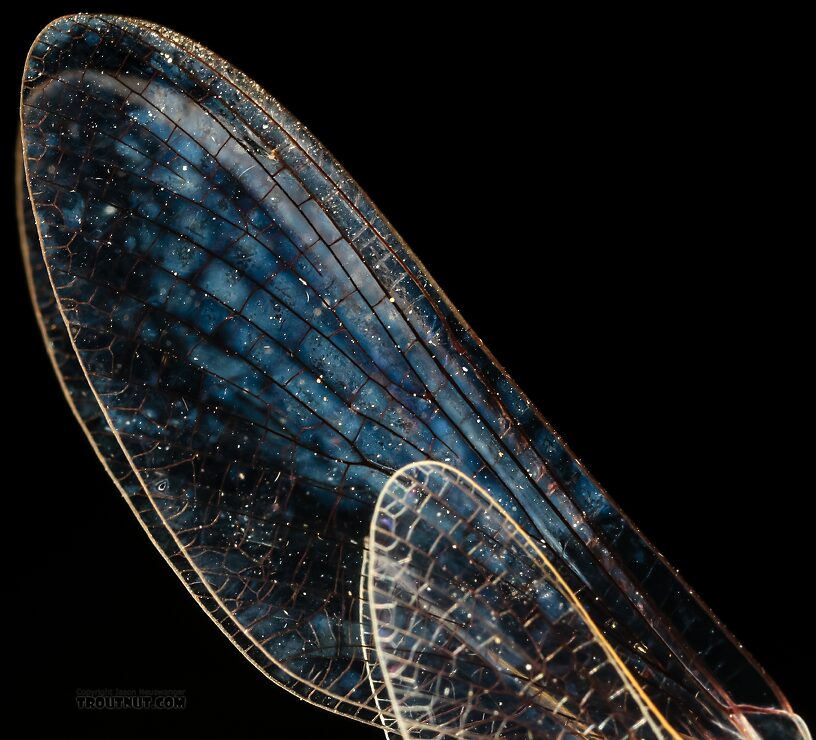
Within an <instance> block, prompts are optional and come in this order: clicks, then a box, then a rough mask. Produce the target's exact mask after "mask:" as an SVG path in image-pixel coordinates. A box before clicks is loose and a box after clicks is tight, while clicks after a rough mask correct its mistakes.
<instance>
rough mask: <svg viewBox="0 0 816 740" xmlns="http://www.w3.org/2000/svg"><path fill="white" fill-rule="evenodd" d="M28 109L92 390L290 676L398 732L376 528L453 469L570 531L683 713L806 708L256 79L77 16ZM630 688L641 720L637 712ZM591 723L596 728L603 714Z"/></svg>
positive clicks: (60, 272)
mask: <svg viewBox="0 0 816 740" xmlns="http://www.w3.org/2000/svg"><path fill="white" fill-rule="evenodd" d="M278 71H281V70H280V68H278ZM283 73H285V70H283ZM271 82H272V83H274V79H272V80H271ZM21 122H22V129H21V131H22V161H23V165H24V172H23V171H21V173H20V176H19V179H20V186H21V194H20V209H21V213H22V214H23V215H22V216H21V221H22V223H23V227H22V228H23V232H24V233H23V243H24V249H25V250H26V255H27V258H26V259H27V264H28V267H29V273H30V278H31V283H32V293H33V296H34V300H35V303H36V305H37V307H38V311H39V313H40V317H41V324H42V327H43V331H44V334H45V335H46V339H47V341H48V343H49V346H50V348H51V352H52V356H53V359H54V364H55V367H56V369H57V371H58V373H59V374H60V375H61V378H62V382H63V387H64V388H65V390H66V394H67V395H68V396H69V398H70V399H71V401H72V404H73V406H74V409H75V411H76V415H77V417H78V418H79V419H80V420H81V421H82V423H83V425H84V427H85V429H86V431H87V433H88V436H89V437H90V438H91V440H92V442H93V443H94V445H95V447H96V449H97V450H98V452H99V455H100V458H101V459H102V460H103V462H104V463H105V464H106V466H107V468H108V470H109V471H110V472H111V475H112V476H113V477H114V478H115V479H117V481H118V484H119V486H120V488H121V490H122V491H123V493H124V494H125V496H126V498H127V500H128V502H129V503H130V505H131V506H132V508H133V510H134V512H135V513H136V515H137V516H138V517H139V519H140V521H141V522H142V524H143V525H144V527H145V528H146V529H147V531H148V532H149V534H150V535H151V537H152V539H153V541H154V543H155V544H156V546H157V547H158V548H159V549H160V550H161V551H162V552H163V553H164V555H165V556H166V557H167V559H168V561H169V563H170V564H171V566H172V567H173V568H174V569H175V570H176V571H177V572H178V574H179V575H180V576H181V577H182V579H183V580H184V582H185V583H186V585H187V586H188V588H189V589H190V591H191V592H192V593H193V595H194V596H195V597H196V598H197V599H198V600H199V602H200V603H201V604H202V606H203V607H204V608H205V609H206V610H207V611H208V612H209V614H210V615H211V616H212V617H213V618H214V619H215V620H216V621H217V622H218V623H219V624H220V625H221V627H222V628H223V629H224V631H225V632H226V633H227V634H228V635H229V636H230V637H231V638H232V639H233V641H234V642H235V643H236V644H237V645H238V646H239V647H240V648H241V649H242V651H243V652H244V653H245V654H246V655H247V656H248V657H249V658H250V659H251V660H253V661H254V662H255V663H256V665H258V666H259V667H260V668H261V669H262V670H264V671H265V672H266V673H267V674H268V675H269V676H270V677H272V678H273V679H274V680H276V681H277V682H279V683H281V684H283V685H284V686H286V687H287V688H289V689H290V690H292V691H295V692H297V693H298V694H300V695H301V696H304V697H306V698H308V699H309V700H310V701H313V702H315V703H317V704H320V705H322V706H324V707H327V708H329V709H333V710H335V711H339V712H343V713H346V714H349V715H351V716H354V717H356V718H358V719H361V720H363V721H368V722H374V723H377V724H380V725H381V724H382V722H385V723H386V726H390V727H392V728H393V727H394V726H395V724H394V723H395V718H394V716H393V713H392V711H391V706H392V702H391V700H390V699H389V698H388V695H387V691H386V681H385V676H384V675H383V672H382V671H381V666H379V665H378V664H377V661H376V660H375V657H376V652H375V651H374V648H373V645H372V644H371V638H372V629H371V628H372V625H371V614H370V611H369V609H368V605H367V599H368V594H367V586H366V582H367V579H366V578H361V576H363V574H364V573H365V571H366V568H365V567H364V566H365V558H366V555H365V549H364V548H365V544H364V543H365V539H366V534H367V533H368V530H369V523H370V521H371V516H372V513H373V511H374V507H375V503H376V501H377V497H378V494H379V493H380V491H381V490H382V489H383V487H384V486H385V484H386V482H387V481H388V480H389V477H390V476H391V475H392V474H393V473H394V472H395V471H396V470H397V469H399V468H401V467H403V466H405V465H408V464H410V463H415V462H421V461H426V460H433V461H439V462H444V463H448V464H450V465H452V466H454V467H455V468H456V469H457V470H459V471H462V473H463V475H464V476H466V477H467V478H468V479H469V480H473V481H474V482H475V483H476V484H478V486H479V490H482V491H485V492H486V493H487V495H488V497H489V498H490V500H491V501H492V502H494V503H495V505H496V506H497V507H499V509H500V510H501V511H503V512H505V514H506V516H507V517H509V518H510V520H512V522H513V523H514V526H516V527H517V528H518V530H519V531H520V532H523V533H524V535H525V536H526V537H529V538H530V540H531V541H533V542H535V543H536V547H539V546H541V547H544V546H545V545H546V550H542V551H543V552H546V557H547V563H548V564H549V565H548V566H547V567H548V568H550V569H551V570H552V571H553V572H557V573H558V574H560V577H561V578H563V580H564V582H565V583H567V584H569V587H570V589H571V590H572V592H573V593H574V594H577V597H578V598H579V599H580V602H581V603H582V604H583V605H584V608H585V609H586V612H587V614H586V617H585V618H584V616H583V615H581V619H578V616H575V619H576V620H577V621H576V622H575V624H574V625H573V629H575V630H577V629H578V628H579V626H580V625H579V622H580V623H581V624H583V625H584V627H582V628H581V629H584V630H586V629H589V627H588V625H590V624H594V625H596V626H599V627H598V628H599V629H600V630H601V631H602V632H603V634H604V635H605V638H606V639H607V640H608V642H609V643H610V644H613V645H614V646H615V652H616V654H617V655H618V656H619V658H620V664H621V665H624V666H628V667H629V668H628V670H630V671H632V672H633V673H636V674H637V678H638V682H639V685H642V688H643V691H644V692H645V694H646V695H648V696H651V695H652V694H654V696H655V697H656V698H655V700H654V701H655V702H658V701H659V700H660V701H663V705H662V706H661V705H659V704H657V708H658V710H659V712H661V713H663V714H664V715H665V716H666V717H674V716H676V715H677V713H679V712H681V711H683V710H687V711H688V712H689V713H690V715H691V717H690V719H689V720H688V722H687V725H686V726H688V727H694V728H696V730H699V732H700V734H705V733H708V734H709V735H712V736H713V735H717V734H723V732H725V731H724V730H723V728H722V727H721V724H720V721H721V718H722V717H723V716H724V713H726V714H727V713H729V712H730V713H731V714H733V716H734V717H738V718H744V717H745V716H747V714H746V712H745V711H743V707H744V706H752V707H756V708H758V712H757V713H755V714H754V715H752V717H753V719H751V722H754V723H760V722H761V723H763V728H765V729H763V732H766V731H768V730H767V727H768V726H770V725H773V726H774V727H777V726H780V725H779V724H778V722H779V721H781V720H778V718H779V717H783V716H785V717H787V716H788V715H786V714H784V713H786V712H789V711H790V707H789V706H788V704H787V702H786V700H785V698H784V697H783V696H782V695H781V693H780V692H779V691H778V689H777V688H776V687H775V685H774V684H773V683H772V682H771V681H770V680H769V679H768V678H767V677H766V676H765V675H764V674H763V673H762V671H761V670H760V669H759V668H758V667H757V666H756V665H755V663H754V662H753V661H752V660H751V659H750V658H749V657H748V656H747V655H746V654H745V653H744V652H743V651H742V650H740V649H739V648H738V647H737V645H736V643H735V642H734V641H733V639H732V638H731V637H730V635H729V634H728V633H727V632H726V631H725V629H724V628H723V627H722V625H720V624H719V623H718V622H717V621H716V620H715V619H714V618H713V617H712V616H711V614H710V613H709V612H708V611H707V610H706V608H705V607H704V606H703V605H702V604H701V603H700V602H699V601H698V599H697V598H696V597H695V596H694V594H692V593H691V592H690V591H689V589H688V588H687V587H686V585H685V584H684V583H683V582H682V581H681V580H680V579H679V577H678V576H677V574H676V573H675V572H674V570H673V569H672V568H671V567H669V566H668V565H667V564H666V563H665V562H664V560H663V559H662V558H661V557H660V556H659V555H658V554H657V553H656V552H655V551H654V549H653V548H652V547H651V546H650V545H649V543H648V542H646V541H645V540H644V539H643V537H642V536H641V535H640V534H639V532H638V531H637V530H636V529H635V528H634V527H633V526H632V525H631V524H630V523H629V521H628V520H627V519H626V518H625V517H624V516H623V515H622V514H621V513H620V511H619V510H618V509H617V508H616V507H615V505H614V504H613V503H612V502H611V501H610V499H609V498H608V496H607V495H606V494H605V493H604V492H603V490H602V489H601V488H600V487H599V486H598V485H597V484H596V483H595V482H594V481H593V480H592V478H591V477H589V475H588V474H587V473H586V471H585V470H584V469H583V468H582V467H581V465H580V464H579V463H578V462H577V460H575V458H574V457H573V456H572V455H571V453H570V452H569V450H567V449H566V447H565V446H564V445H563V443H562V442H561V440H560V439H559V438H558V437H557V435H555V433H554V432H553V431H552V429H550V427H549V426H548V425H547V424H546V423H545V422H544V420H543V419H542V418H541V416H540V415H539V413H538V412H537V411H536V410H535V409H534V408H533V407H532V406H531V404H530V403H529V402H528V401H527V399H526V398H525V397H524V396H523V395H522V394H521V393H520V392H519V391H518V389H517V388H516V386H515V385H514V384H513V383H512V381H511V380H510V379H509V378H508V377H507V375H506V374H505V373H504V371H503V370H502V369H501V368H500V367H499V366H498V365H497V363H496V362H495V361H494V360H493V358H492V357H491V356H490V355H489V354H488V353H487V352H486V350H485V349H484V348H483V346H482V345H481V343H480V342H479V340H478V339H477V338H476V337H475V336H474V335H473V333H472V332H471V331H470V329H469V328H468V327H467V326H466V324H465V323H464V322H463V321H462V319H461V317H460V316H459V315H458V313H457V312H456V311H455V309H454V308H453V307H452V306H450V304H449V303H448V301H447V299H446V298H445V296H444V295H443V294H442V293H441V291H440V290H439V289H438V287H437V286H436V284H435V283H434V282H433V281H432V280H431V279H430V277H429V276H428V275H427V274H426V273H425V271H424V269H423V268H422V266H421V265H420V264H419V263H418V262H417V260H416V258H415V257H414V255H413V254H412V252H411V251H410V250H409V249H408V248H407V247H406V246H405V244H404V243H403V242H402V241H401V239H400V238H399V236H398V235H397V234H396V233H395V232H394V231H393V229H392V228H391V226H390V225H389V224H388V222H387V221H385V219H384V218H383V217H382V215H381V214H380V213H379V212H378V211H377V210H376V208H375V207H374V206H373V205H372V204H371V202H370V201H369V200H368V199H367V198H366V196H365V195H364V194H363V193H362V191H361V190H360V189H359V188H358V186H357V185H356V184H355V183H354V182H353V180H351V178H350V177H349V176H348V174H347V173H346V172H345V171H344V170H343V169H342V168H341V167H340V166H339V165H338V164H337V163H336V162H335V161H334V160H333V159H332V157H331V156H330V155H329V154H328V153H327V152H326V151H325V149H323V148H322V147H321V145H320V144H319V143H318V142H317V141H316V140H315V139H314V138H313V137H312V135H311V134H310V133H309V132H307V131H306V130H305V129H304V128H303V127H302V126H301V125H300V124H299V123H298V122H297V121H296V120H295V119H293V118H292V116H291V115H290V114H289V113H288V112H287V111H286V110H284V109H283V108H282V107H281V106H280V105H279V104H278V103H277V102H276V101H274V100H273V99H272V98H270V97H269V96H268V95H267V94H266V93H265V92H264V91H263V90H262V89H261V88H259V87H258V86H257V85H256V84H255V83H254V82H252V81H251V80H249V79H247V78H246V77H245V76H244V75H242V74H241V73H239V72H237V71H236V70H234V69H233V68H232V67H230V66H229V65H228V64H227V63H225V62H224V61H223V60H221V59H220V58H218V57H217V56H216V55H214V54H212V53H211V52H210V51H208V50H206V49H204V48H202V47H201V46H199V45H197V44H195V43H194V42H192V41H190V40H189V39H186V38H184V37H183V36H180V35H178V34H176V33H174V32H172V31H169V30H167V29H165V28H161V27H159V26H155V25H153V24H149V23H145V22H143V21H136V20H130V19H124V18H118V17H113V16H87V15H78V16H73V17H69V18H63V19H60V20H57V21H55V22H54V23H52V24H51V25H50V26H49V27H48V28H46V29H45V30H44V31H43V32H42V34H41V35H40V36H39V38H38V39H37V40H36V42H35V43H34V45H33V46H32V49H31V52H30V54H29V57H28V60H27V65H26V70H25V77H24V81H23V89H22V100H21ZM437 135H438V132H430V131H429V132H427V133H426V136H427V137H431V136H433V137H434V138H436V137H437ZM421 143H422V136H421V135H420V136H419V137H418V145H421ZM439 167H440V168H441V167H442V165H441V164H440V165H439ZM429 176H434V177H437V176H438V177H450V173H445V172H443V171H442V170H441V169H440V170H439V171H438V172H429ZM451 218H454V216H453V215H452V216H451ZM451 233H454V231H452V232H451ZM456 233H459V232H458V231H457V232H456ZM551 344H552V342H551ZM556 344H557V342H556ZM556 349H559V348H557V347H556ZM562 349H564V348H560V349H559V351H560V350H562ZM574 349H575V348H573V350H574ZM573 350H571V351H570V352H561V354H560V356H562V357H563V356H576V355H575V352H574V351H573ZM619 444H621V449H623V450H626V449H631V454H632V455H633V456H634V455H635V454H636V449H635V448H634V445H632V444H630V445H629V447H627V446H626V443H625V441H624V442H620V441H619ZM474 490H475V489H474ZM659 495H660V486H659V481H657V482H656V485H655V496H659ZM497 510H498V509H497ZM414 546H415V547H416V551H417V552H421V551H422V548H423V546H424V543H421V542H420V543H415V545H414ZM527 556H528V561H529V562H528V563H527V566H526V567H528V570H527V571H525V573H526V574H529V575H530V577H538V580H539V582H540V583H542V584H543V583H544V582H545V581H546V579H545V578H544V577H543V575H541V574H539V573H538V571H537V570H536V569H535V568H533V567H532V565H531V563H534V562H535V563H537V562H538V561H536V560H535V559H534V558H532V556H531V555H530V553H527ZM536 567H538V566H536ZM538 570H541V568H538ZM545 570H546V568H545ZM547 572H549V571H547ZM514 577H516V578H518V576H514ZM556 592H558V593H560V594H561V597H562V598H567V597H566V596H565V594H566V593H567V592H562V591H558V589H556V590H555V591H554V592H553V593H556ZM587 594H592V598H591V599H590V598H588V597H587V596H586V595H587ZM556 595H557V594H556ZM565 604H567V605H568V607H569V608H571V609H573V611H574V613H575V614H576V615H577V614H578V612H577V611H575V605H574V604H572V602H569V599H567V601H566V602H565ZM565 608H567V607H565ZM581 620H583V621H581ZM596 644H597V645H602V642H601V641H600V640H598V638H597V636H596ZM469 649H470V648H469ZM485 655H486V654H485ZM598 655H599V657H600V654H598ZM610 660H611V659H610ZM609 670H613V669H612V668H609V667H607V668H604V669H603V670H602V671H601V673H602V675H603V676H605V677H606V676H608V677H609V681H612V678H613V676H612V674H611V673H609ZM638 671H639V673H638ZM613 673H615V671H614V670H613ZM615 675H622V674H619V673H615ZM519 680H521V679H519ZM610 685H611V684H610ZM549 690H550V689H548V691H549ZM507 691H508V692H509V691H510V689H509V684H508V688H507ZM627 691H628V693H626V692H625V693H626V695H627V696H630V697H634V696H635V695H634V694H632V692H631V690H627ZM551 693H552V696H553V697H554V696H555V695H556V693H557V692H556V691H555V689H552V690H551ZM661 697H662V698H661ZM540 701H545V699H544V698H543V694H542V698H541V700H540ZM633 701H634V699H633ZM627 702H628V700H627ZM627 702H624V704H625V706H623V707H622V708H621V709H620V711H621V712H622V713H623V714H621V715H620V717H621V718H620V719H614V720H613V721H614V722H615V723H618V722H620V726H621V727H623V726H624V725H625V724H626V723H627V722H629V721H630V720H633V721H635V722H636V721H637V719H636V718H635V717H634V715H632V714H631V712H632V711H633V710H632V705H631V703H627ZM537 706H538V705H537ZM542 706H543V705H542ZM540 708H541V707H538V709H540ZM538 709H537V710H536V711H538ZM580 709H581V708H580V706H579V707H573V706H572V705H571V707H570V709H569V711H570V712H572V713H573V714H574V715H575V719H574V721H575V722H576V723H577V722H579V721H580V722H581V723H583V722H587V724H590V723H591V722H595V718H594V717H595V716H594V714H593V715H592V716H591V717H590V716H584V715H581V714H580V711H579V710H580ZM616 711H617V710H616ZM551 714H553V716H555V715H556V714H557V712H554V711H553V712H551ZM617 716H618V715H615V717H617ZM647 719H648V717H647ZM570 721H571V722H572V721H573V719H570ZM742 721H743V720H742V719H739V720H737V719H735V720H734V721H733V723H732V726H733V727H735V728H737V729H739V728H740V727H742V726H743V725H742V724H740V723H741V722H742ZM581 726H583V725H581ZM617 726H618V725H617V724H615V727H617ZM645 726H646V727H652V724H651V723H650V722H649V721H647V723H646V725H645ZM756 726H758V725H756ZM577 727H578V724H576V725H575V727H574V728H573V729H574V730H575V731H577V729H576V728H577ZM696 730H695V731H696ZM570 731H572V730H570ZM728 731H729V732H730V731H731V730H730V728H729V730H728ZM788 736H792V735H788Z"/></svg>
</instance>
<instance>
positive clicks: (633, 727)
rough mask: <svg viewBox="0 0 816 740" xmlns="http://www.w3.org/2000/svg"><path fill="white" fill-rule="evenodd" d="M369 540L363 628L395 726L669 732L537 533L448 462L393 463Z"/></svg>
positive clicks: (561, 733)
mask: <svg viewBox="0 0 816 740" xmlns="http://www.w3.org/2000/svg"><path fill="white" fill-rule="evenodd" d="M369 545H370V553H369V561H368V562H369V572H368V592H369V597H370V603H371V615H372V622H373V624H372V629H373V633H374V636H375V642H376V646H377V655H378V657H379V664H380V667H381V670H382V672H383V674H384V677H385V681H386V684H387V685H388V687H389V692H388V693H389V697H390V700H391V702H392V704H391V707H390V708H389V709H390V712H389V713H393V714H395V715H396V716H397V718H398V720H399V727H400V729H401V732H402V734H403V737H439V736H440V735H442V736H445V737H448V736H450V737H461V738H469V737H503V738H531V737H552V738H556V737H558V738H560V737H571V736H575V735H580V736H582V737H644V738H654V737H660V738H664V737H675V738H677V737H678V735H677V733H676V732H675V731H673V730H672V728H671V727H670V725H669V724H668V722H667V721H666V719H665V718H663V717H662V716H661V715H660V714H659V713H658V712H657V711H656V709H655V707H654V705H653V704H652V703H651V702H650V700H649V699H648V697H647V696H646V695H645V693H644V691H643V689H642V688H641V687H640V686H639V685H638V683H637V681H636V680H635V679H634V678H633V676H632V673H630V671H629V670H628V669H627V668H626V667H625V666H624V665H623V664H622V663H621V661H620V660H619V658H618V657H617V655H616V654H615V653H614V651H613V649H612V648H611V647H610V646H609V644H608V643H607V641H606V639H605V638H604V637H603V635H602V633H601V631H600V630H599V628H598V627H597V626H596V625H595V624H594V623H593V622H592V620H591V618H590V617H589V616H588V613H587V610H586V608H585V607H584V606H583V605H582V604H581V601H580V599H579V597H578V596H577V595H576V594H575V593H574V592H573V591H572V589H571V588H570V587H569V585H568V584H567V583H566V581H565V580H564V578H563V577H562V576H561V575H560V574H559V573H558V571H557V570H556V568H555V567H554V566H553V564H552V563H551V562H550V561H549V559H548V558H547V556H546V554H545V550H546V546H545V545H543V544H542V543H535V542H534V541H533V540H532V539H531V538H530V537H529V536H528V535H527V534H525V533H524V531H523V530H521V529H520V528H519V526H518V525H517V524H516V522H515V521H513V519H512V518H510V517H509V516H508V515H507V513H506V512H505V511H504V510H503V509H502V508H501V507H500V506H498V505H497V504H496V503H495V502H494V501H493V500H492V499H491V497H490V496H489V495H488V494H487V493H486V492H485V491H484V490H482V489H481V488H479V486H477V485H476V484H474V483H473V481H471V480H469V479H467V478H465V477H463V476H462V475H461V474H460V473H459V472H458V471H456V470H454V469H453V468H450V467H448V466H446V465H442V464H439V463H431V462H427V463H417V464H415V465H411V466H408V467H406V468H404V469H403V470H401V471H399V472H398V473H396V474H395V475H394V477H392V478H391V480H389V482H388V484H387V485H386V486H385V488H384V489H383V492H382V494H381V495H380V498H379V500H378V502H377V506H376V508H375V510H374V517H373V519H372V524H371V533H370V535H369ZM567 575H569V574H567Z"/></svg>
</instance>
